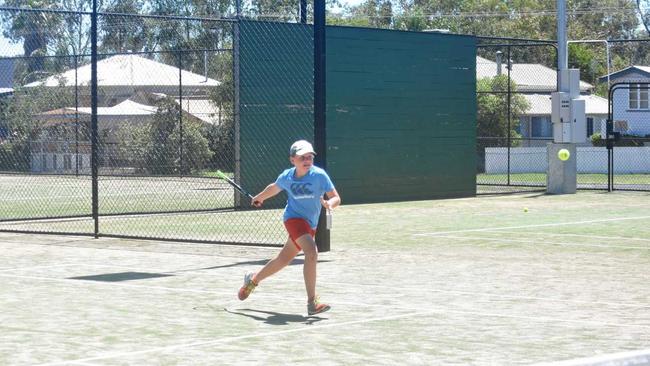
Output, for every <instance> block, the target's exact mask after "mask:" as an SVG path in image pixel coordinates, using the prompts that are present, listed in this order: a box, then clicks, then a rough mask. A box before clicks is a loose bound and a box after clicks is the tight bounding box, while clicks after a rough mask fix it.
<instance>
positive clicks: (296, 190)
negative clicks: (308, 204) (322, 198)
mask: <svg viewBox="0 0 650 366" xmlns="http://www.w3.org/2000/svg"><path fill="white" fill-rule="evenodd" d="M310 187H311V183H291V187H290V188H291V193H293V196H294V197H295V198H296V199H301V198H314V192H313V191H312V190H311V189H310Z"/></svg>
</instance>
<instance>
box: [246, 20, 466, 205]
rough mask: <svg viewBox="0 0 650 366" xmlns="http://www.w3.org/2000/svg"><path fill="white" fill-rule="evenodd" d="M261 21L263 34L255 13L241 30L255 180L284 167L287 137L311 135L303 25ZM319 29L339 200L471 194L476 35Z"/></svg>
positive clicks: (249, 178) (307, 34)
mask: <svg viewBox="0 0 650 366" xmlns="http://www.w3.org/2000/svg"><path fill="white" fill-rule="evenodd" d="M262 24H263V25H264V29H265V30H266V32H262V33H264V37H265V38H264V39H260V38H259V37H260V36H262V35H261V34H260V31H259V29H260V23H256V22H244V23H242V27H241V38H240V39H241V40H242V41H241V42H242V46H241V52H240V59H241V60H242V61H241V68H240V75H241V83H240V87H241V105H242V108H241V116H240V121H241V122H240V123H241V142H242V149H241V152H242V155H241V171H242V183H243V184H244V185H245V186H250V187H254V189H253V190H256V189H258V188H263V186H265V185H266V184H268V183H269V182H270V181H272V180H274V179H275V177H276V176H277V175H278V174H279V173H280V172H281V171H282V170H283V169H285V168H287V167H289V165H288V162H287V155H288V151H287V150H288V148H289V145H290V144H291V142H292V141H293V140H295V139H297V138H307V139H308V140H311V141H313V106H312V104H313V100H312V98H313V86H311V87H310V88H308V87H307V86H306V83H311V82H313V81H312V80H313V79H312V78H313V66H312V65H313V56H312V54H313V48H312V47H313V46H312V44H311V27H310V26H304V25H300V24H277V23H276V24H273V23H262ZM326 37H327V40H326V42H327V44H326V50H327V51H326V52H327V53H326V63H327V80H326V89H327V164H328V166H327V170H328V172H329V173H330V176H331V177H332V179H333V181H334V183H335V185H336V187H337V189H338V190H339V193H340V194H341V196H342V198H343V201H344V202H346V203H363V202H386V201H401V200H420V199H431V198H443V197H466V196H472V195H475V194H476V152H475V147H476V93H475V90H476V71H475V69H476V65H475V62H476V47H475V39H474V38H473V37H470V36H457V35H447V34H435V33H421V32H401V31H390V30H378V29H366V28H353V27H331V26H330V27H327V30H326ZM283 45H284V47H283ZM287 45H289V47H290V46H291V45H305V46H304V48H302V49H291V48H289V47H287ZM249 144H252V145H254V146H255V148H254V149H253V148H251V147H250V145H249Z"/></svg>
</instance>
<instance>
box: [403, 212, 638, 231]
mask: <svg viewBox="0 0 650 366" xmlns="http://www.w3.org/2000/svg"><path fill="white" fill-rule="evenodd" d="M643 219H650V216H635V217H614V218H609V219H596V220H584V221H566V222H553V223H547V224H531V225H520V226H504V227H492V228H479V229H464V230H452V231H434V232H430V233H415V234H411V235H413V236H437V235H444V234H456V233H468V232H479V231H499V230H509V229H526V228H531V227H551V226H565V225H576V224H594V223H599V222H610V221H625V220H643Z"/></svg>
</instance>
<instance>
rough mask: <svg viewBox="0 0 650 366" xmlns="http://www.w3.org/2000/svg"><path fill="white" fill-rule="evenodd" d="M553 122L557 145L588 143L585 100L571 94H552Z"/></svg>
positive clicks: (554, 138) (554, 139)
mask: <svg viewBox="0 0 650 366" xmlns="http://www.w3.org/2000/svg"><path fill="white" fill-rule="evenodd" d="M551 122H552V123H553V141H554V142H555V143H584V142H586V141H587V119H586V116H585V100H584V99H583V98H582V97H580V96H578V97H576V98H571V96H570V94H569V93H566V92H555V93H551Z"/></svg>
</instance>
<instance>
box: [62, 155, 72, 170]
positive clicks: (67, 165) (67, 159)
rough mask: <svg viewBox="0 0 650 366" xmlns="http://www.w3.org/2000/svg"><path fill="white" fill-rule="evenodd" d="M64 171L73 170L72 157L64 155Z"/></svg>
mask: <svg viewBox="0 0 650 366" xmlns="http://www.w3.org/2000/svg"><path fill="white" fill-rule="evenodd" d="M63 169H65V170H70V169H72V156H70V155H63Z"/></svg>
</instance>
